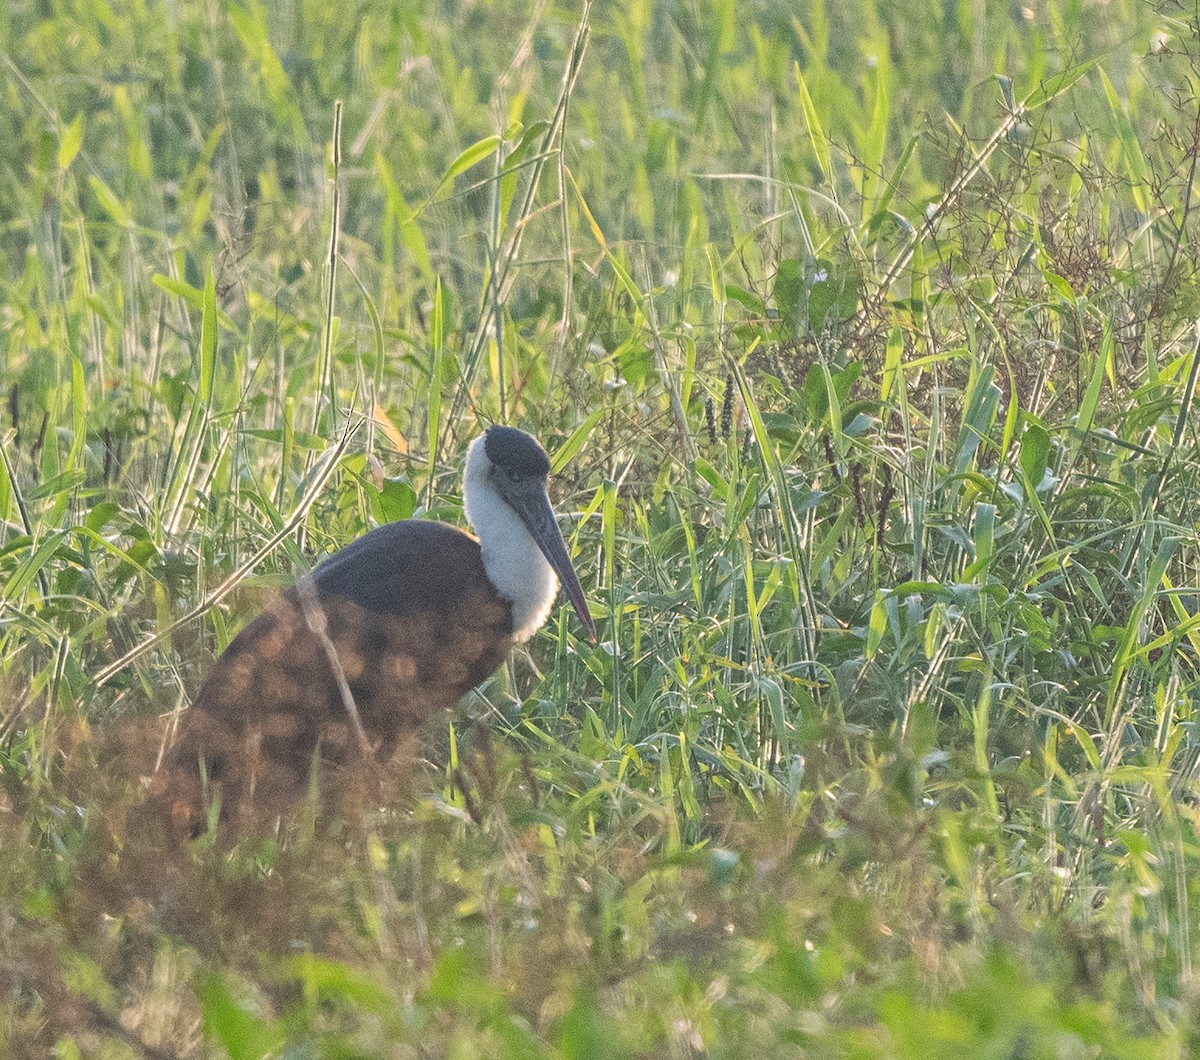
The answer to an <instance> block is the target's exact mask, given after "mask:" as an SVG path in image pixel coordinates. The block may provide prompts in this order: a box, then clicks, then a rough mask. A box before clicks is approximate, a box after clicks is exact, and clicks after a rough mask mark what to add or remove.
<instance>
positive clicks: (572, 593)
mask: <svg viewBox="0 0 1200 1060" xmlns="http://www.w3.org/2000/svg"><path fill="white" fill-rule="evenodd" d="M514 501H515V503H513V502H514ZM509 503H511V504H512V506H513V508H515V509H516V512H517V514H518V515H519V516H520V517H521V521H522V522H523V523H524V524H525V527H526V529H527V530H528V531H529V532H530V533H531V534H532V535H533V539H534V541H536V542H537V544H538V548H540V549H541V550H542V555H543V556H545V557H546V560H547V561H548V562H549V564H550V566H551V567H553V568H554V573H555V574H557V575H558V582H559V584H560V585H561V586H562V587H563V588H564V589H565V590H566V593H567V596H569V597H570V598H571V605H572V606H573V607H574V608H575V613H576V614H577V615H578V616H579V621H580V622H582V623H583V628H584V629H585V630H587V635H588V639H589V640H590V641H591V642H592V643H593V644H595V643H596V623H595V622H593V621H592V614H591V612H590V611H589V610H588V605H587V601H586V600H585V599H584V598H583V589H582V587H581V586H580V584H579V579H578V578H577V577H576V576H575V568H574V567H572V566H571V557H570V556H568V555H567V545H566V542H564V541H563V536H562V534H561V533H560V532H559V529H558V522H557V521H556V520H555V518H554V509H553V508H551V507H550V498H549V497H547V496H546V491H545V490H544V489H541V490H537V491H536V492H533V491H530V492H529V493H525V494H523V495H522V496H521V497H520V498H510V501H509Z"/></svg>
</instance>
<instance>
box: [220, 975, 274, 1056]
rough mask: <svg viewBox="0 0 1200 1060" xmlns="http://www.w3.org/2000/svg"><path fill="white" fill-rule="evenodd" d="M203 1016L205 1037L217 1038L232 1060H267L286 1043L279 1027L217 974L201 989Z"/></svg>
mask: <svg viewBox="0 0 1200 1060" xmlns="http://www.w3.org/2000/svg"><path fill="white" fill-rule="evenodd" d="M200 1015H201V1019H202V1020H203V1023H204V1034H205V1036H206V1037H210V1038H216V1039H217V1040H218V1041H219V1042H220V1043H221V1045H222V1046H224V1048H225V1051H226V1052H227V1053H228V1054H229V1056H230V1060H265V1058H266V1057H268V1056H271V1055H272V1054H273V1053H275V1052H277V1051H278V1050H279V1049H280V1048H281V1047H282V1046H283V1044H284V1042H285V1041H286V1040H287V1035H286V1034H285V1033H284V1031H283V1029H282V1028H281V1027H280V1026H279V1025H278V1024H275V1023H271V1022H269V1021H268V1020H265V1019H263V1018H262V1017H261V1016H257V1015H255V1014H254V1013H253V1012H251V1011H250V1010H249V1009H248V1008H246V1007H245V1006H244V1005H242V1004H241V1003H240V1002H239V1001H238V1000H237V999H236V998H234V996H233V994H231V993H230V991H229V988H228V987H227V986H226V985H225V983H224V981H223V980H222V979H220V978H219V977H218V976H215V975H214V976H212V977H210V978H209V979H208V980H207V982H205V984H204V985H203V986H202V987H201V990H200Z"/></svg>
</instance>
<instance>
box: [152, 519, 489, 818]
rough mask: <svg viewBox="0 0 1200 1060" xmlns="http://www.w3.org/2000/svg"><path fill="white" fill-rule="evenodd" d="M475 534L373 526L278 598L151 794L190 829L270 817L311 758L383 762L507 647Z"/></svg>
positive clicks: (190, 721)
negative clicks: (217, 816)
mask: <svg viewBox="0 0 1200 1060" xmlns="http://www.w3.org/2000/svg"><path fill="white" fill-rule="evenodd" d="M510 630H511V612H510V606H509V604H508V602H507V601H506V600H504V599H503V598H502V597H500V596H499V594H498V593H497V592H496V591H495V589H494V588H493V587H492V585H491V583H490V582H489V581H488V579H487V575H486V572H485V571H484V567H483V560H482V557H481V555H480V549H479V544H478V542H477V541H476V540H475V538H473V537H471V536H470V535H469V534H465V533H463V532H462V531H460V530H456V529H454V528H453V527H449V526H446V525H444V524H442V523H435V522H430V521H423V520H406V521H403V522H399V523H392V524H389V525H387V526H383V527H380V528H378V529H376V530H373V531H371V532H370V533H369V534H367V535H365V536H364V537H362V538H360V539H359V540H357V541H355V542H354V543H353V544H351V545H349V546H348V547H347V548H345V549H343V550H342V551H340V552H338V553H336V554H335V555H333V556H332V557H330V558H329V559H328V560H327V561H326V562H325V563H323V564H321V565H320V566H318V567H317V569H316V570H315V571H314V572H313V574H312V575H311V576H310V577H309V578H307V579H303V580H301V581H300V582H299V583H298V584H297V585H295V586H293V587H292V588H291V589H289V590H288V591H287V592H285V593H283V594H281V595H280V597H279V598H278V599H277V600H276V601H275V602H274V604H273V605H272V606H271V607H270V608H269V609H268V610H267V611H265V612H264V613H263V614H262V615H260V616H259V617H258V618H257V619H255V620H254V621H253V622H251V623H250V624H249V625H248V626H246V628H245V629H243V630H242V631H241V633H239V634H238V636H237V637H235V638H234V640H233V641H232V643H230V645H229V647H228V648H227V649H226V651H225V652H224V654H223V655H222V656H221V657H220V658H219V659H218V660H217V662H216V664H215V665H214V666H213V669H212V672H211V673H210V675H209V677H208V679H207V681H205V683H204V686H203V688H201V690H200V694H199V696H198V697H197V698H196V701H195V703H194V704H193V706H192V708H191V710H190V711H188V713H187V715H185V720H184V723H183V727H182V731H181V732H180V735H179V738H178V740H177V741H176V743H175V746H174V747H173V749H172V751H171V754H170V756H169V758H168V760H167V762H166V763H165V765H164V768H163V769H162V770H161V771H160V773H159V775H158V776H157V777H156V778H155V781H154V787H153V790H154V792H155V793H156V795H157V796H158V798H159V800H160V801H162V800H165V801H166V802H167V804H168V808H169V812H170V815H171V817H172V819H173V820H175V821H176V822H177V824H178V825H179V826H181V827H182V828H183V829H184V830H185V831H188V832H191V833H193V834H194V833H197V832H199V831H202V830H203V829H204V826H205V821H206V818H205V812H206V805H207V804H208V803H209V802H210V801H211V799H212V797H213V795H214V794H216V793H218V792H219V797H220V805H221V818H222V820H231V821H233V822H236V823H238V824H246V823H249V822H251V821H256V820H264V819H269V818H271V817H273V816H276V815H278V814H279V813H280V812H281V811H283V810H284V809H286V807H287V806H288V805H289V804H290V803H291V802H293V801H294V800H295V799H296V798H297V797H298V796H300V795H302V794H303V793H304V792H305V791H306V790H308V788H309V786H310V781H311V778H312V770H313V768H314V766H315V765H316V764H317V763H321V764H323V765H333V766H340V765H345V764H348V763H350V762H351V761H354V760H359V764H362V763H363V762H365V763H368V764H370V763H375V764H378V763H383V762H386V761H387V760H388V759H390V758H391V757H392V755H393V754H394V753H395V750H396V748H397V746H398V744H399V742H400V741H401V739H402V738H403V737H404V736H405V735H406V734H408V733H411V732H413V731H414V730H415V729H416V728H417V727H418V726H419V725H420V724H421V723H422V722H423V721H424V720H425V719H426V718H428V717H430V716H431V715H433V714H435V713H438V712H439V711H442V710H445V709H448V708H450V707H453V706H454V705H455V704H456V703H457V702H458V700H459V699H461V698H462V697H463V696H464V695H465V694H466V693H467V692H468V691H470V689H471V688H473V687H474V686H475V685H477V684H479V683H480V682H481V681H483V680H484V679H485V678H486V677H487V676H489V675H490V674H491V673H493V672H494V671H495V670H496V668H497V667H498V666H499V665H500V664H501V663H502V662H503V661H504V659H505V658H506V657H507V655H508V651H509V648H510V646H511V638H510Z"/></svg>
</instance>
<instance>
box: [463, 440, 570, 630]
mask: <svg viewBox="0 0 1200 1060" xmlns="http://www.w3.org/2000/svg"><path fill="white" fill-rule="evenodd" d="M491 469H492V463H491V461H490V460H488V458H487V454H486V453H485V452H484V449H483V436H482V435H481V436H480V437H478V438H476V439H475V441H473V442H472V443H471V447H470V448H469V449H468V450H467V467H466V472H465V474H464V475H463V507H464V509H466V513H467V519H468V520H469V521H470V523H471V526H472V527H474V529H475V533H476V534H477V535H478V537H479V547H480V549H481V550H482V551H483V569H484V570H486V571H487V576H488V579H489V580H490V581H491V583H492V584H493V585H494V586H495V587H496V591H497V592H498V593H499V594H500V595H501V596H503V597H504V599H506V600H508V601H509V602H510V603H511V604H512V623H513V631H512V635H513V640H515V641H516V642H517V643H521V642H523V641H527V640H528V639H529V638H530V637H532V636H533V635H534V634H535V633H536V632H537V631H538V630H539V629H540V628H541V625H542V623H543V622H545V621H546V616H547V615H549V614H550V607H551V605H553V603H554V597H555V596H556V595H557V594H558V578H557V576H556V575H555V573H554V570H553V568H551V566H550V564H549V563H547V562H546V557H545V556H543V555H542V550H541V549H540V548H538V546H537V542H536V541H534V539H533V537H532V536H531V535H530V533H529V531H528V530H526V529H525V524H524V523H523V522H521V518H520V516H518V515H517V513H516V512H514V511H513V510H512V508H510V507H509V506H508V503H507V502H506V501H505V500H504V499H503V498H502V497H501V496H500V494H499V493H497V492H496V488H495V486H493V485H492V480H491V475H490V473H491Z"/></svg>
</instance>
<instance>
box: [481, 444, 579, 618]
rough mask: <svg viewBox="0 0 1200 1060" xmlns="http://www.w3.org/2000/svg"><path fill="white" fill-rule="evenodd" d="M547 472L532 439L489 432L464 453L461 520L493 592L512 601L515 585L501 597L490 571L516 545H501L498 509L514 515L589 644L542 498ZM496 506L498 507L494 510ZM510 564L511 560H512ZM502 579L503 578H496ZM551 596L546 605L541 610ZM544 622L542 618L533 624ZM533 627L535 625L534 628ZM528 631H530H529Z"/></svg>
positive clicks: (516, 574)
mask: <svg viewBox="0 0 1200 1060" xmlns="http://www.w3.org/2000/svg"><path fill="white" fill-rule="evenodd" d="M549 473H550V458H549V457H548V456H547V455H546V450H545V449H543V448H542V447H541V445H540V444H539V443H538V440H537V439H536V438H534V437H533V436H532V435H529V434H526V433H525V432H524V431H521V430H518V429H517V428H515V427H501V426H497V427H489V428H488V430H486V431H485V432H484V433H483V434H482V435H480V436H479V437H478V438H476V439H475V441H474V442H472V443H471V447H470V449H469V450H468V451H467V464H466V473H465V475H464V488H463V506H464V507H465V508H466V512H467V518H468V519H469V520H470V521H471V525H472V526H473V527H474V528H475V532H476V533H477V534H478V535H479V540H480V544H481V546H482V548H483V550H484V562H485V564H487V563H488V561H489V560H492V565H489V567H488V574H489V576H490V577H492V580H493V581H497V588H499V589H500V590H501V592H504V593H505V595H508V596H509V598H510V599H514V596H515V594H519V590H520V587H519V584H518V585H515V586H514V587H513V590H511V591H508V592H506V591H505V586H504V585H501V584H499V581H498V579H497V575H496V574H494V573H493V566H496V567H499V566H503V565H504V564H505V560H506V556H504V555H503V553H504V551H505V550H506V549H507V550H515V549H516V547H517V543H516V542H514V541H512V540H504V539H503V538H504V532H503V526H504V524H505V523H506V522H508V523H509V524H510V525H511V521H510V520H505V519H504V518H503V515H502V513H503V511H504V509H508V510H509V511H511V512H512V513H514V514H515V515H516V516H517V518H518V520H519V521H520V526H522V527H523V528H524V529H525V531H526V532H527V533H528V535H529V537H530V538H531V539H532V540H533V542H534V543H535V544H536V545H537V547H538V549H539V550H540V551H541V554H542V555H543V556H544V557H545V558H546V562H547V563H549V564H550V568H551V570H553V572H554V573H555V574H556V575H557V576H558V580H559V582H560V583H561V584H562V587H563V588H564V589H565V590H566V592H567V596H569V597H570V598H571V604H572V605H573V606H574V608H575V612H576V614H578V615H579V621H580V622H582V623H583V628H584V629H585V630H586V631H587V634H588V637H589V638H591V640H592V641H595V640H596V626H595V623H594V622H593V621H592V616H591V612H589V611H588V606H587V600H585V599H584V596H583V589H582V588H581V587H580V585H579V579H578V577H576V575H575V568H574V567H572V565H571V559H570V557H569V556H568V555H567V546H566V544H565V542H564V541H563V537H562V534H561V533H560V532H559V529H558V523H557V522H556V520H555V517H554V509H553V508H551V506H550V497H549V495H548V494H547V493H546V476H547V475H549ZM498 506H502V507H498ZM513 558H514V559H516V558H517V557H515V556H514V557H513ZM509 577H511V578H513V580H514V581H519V579H520V577H521V571H520V570H519V569H514V570H513V571H512V572H511V573H510V574H509ZM500 578H501V579H505V575H504V574H501V575H500ZM552 599H553V597H552V596H551V599H550V600H547V601H546V606H547V608H548V607H549V604H550V603H551V602H552ZM544 618H545V614H544V613H543V614H542V616H541V618H540V619H538V620H537V625H540V624H541V619H544ZM534 628H536V626H535V627H534ZM530 632H532V630H531V631H530Z"/></svg>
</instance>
